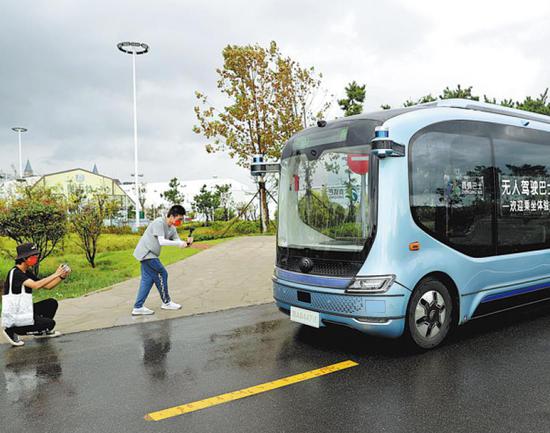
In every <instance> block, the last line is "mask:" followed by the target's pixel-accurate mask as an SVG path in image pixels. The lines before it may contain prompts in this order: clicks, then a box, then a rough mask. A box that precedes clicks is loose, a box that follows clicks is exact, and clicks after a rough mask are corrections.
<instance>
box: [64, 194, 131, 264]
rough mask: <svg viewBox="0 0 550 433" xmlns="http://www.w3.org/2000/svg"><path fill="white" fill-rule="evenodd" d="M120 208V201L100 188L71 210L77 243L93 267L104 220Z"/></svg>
mask: <svg viewBox="0 0 550 433" xmlns="http://www.w3.org/2000/svg"><path fill="white" fill-rule="evenodd" d="M119 210H120V203H118V202H117V201H116V200H114V199H113V198H112V197H111V196H109V195H108V194H107V193H106V192H104V191H101V190H98V191H95V192H93V194H92V196H91V197H87V196H85V197H84V198H83V200H81V202H80V204H79V205H78V206H77V207H75V208H73V210H72V212H71V217H70V223H71V228H72V229H73V231H74V232H75V233H76V235H77V236H78V240H77V242H76V244H77V245H78V247H80V248H81V249H82V251H84V254H85V255H86V260H87V261H88V263H89V264H90V266H91V267H92V268H95V258H96V254H97V243H98V240H99V237H100V235H101V232H102V230H103V226H104V222H105V220H106V219H109V218H112V217H113V215H115V214H116V213H117V212H118V211H119Z"/></svg>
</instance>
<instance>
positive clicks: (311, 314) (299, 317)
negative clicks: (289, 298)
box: [290, 306, 321, 328]
mask: <svg viewBox="0 0 550 433" xmlns="http://www.w3.org/2000/svg"><path fill="white" fill-rule="evenodd" d="M290 320H292V321H293V322H298V323H302V324H303V325H308V326H313V327H314V328H319V327H320V325H321V318H320V316H319V313H317V312H316V311H309V310H304V309H303V308H298V307H293V306H290Z"/></svg>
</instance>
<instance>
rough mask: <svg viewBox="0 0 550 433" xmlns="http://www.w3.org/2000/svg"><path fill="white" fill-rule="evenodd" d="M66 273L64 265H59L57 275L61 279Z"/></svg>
mask: <svg viewBox="0 0 550 433" xmlns="http://www.w3.org/2000/svg"><path fill="white" fill-rule="evenodd" d="M64 273H65V267H64V266H63V265H59V266H58V267H57V270H56V271H55V275H56V276H58V277H61V276H63V274H64Z"/></svg>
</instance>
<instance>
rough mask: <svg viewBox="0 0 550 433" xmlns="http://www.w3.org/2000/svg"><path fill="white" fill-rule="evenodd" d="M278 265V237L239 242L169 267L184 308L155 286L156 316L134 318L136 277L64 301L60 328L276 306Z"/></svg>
mask: <svg viewBox="0 0 550 433" xmlns="http://www.w3.org/2000/svg"><path fill="white" fill-rule="evenodd" d="M274 264H275V237H274V236H248V237H241V238H236V239H233V240H230V241H226V242H223V243H221V244H219V245H216V246H214V247H212V248H210V249H208V250H206V251H202V252H201V253H199V254H196V255H194V256H192V257H189V258H188V259H186V260H183V261H180V262H177V263H174V264H173V265H170V266H168V267H167V269H168V283H169V288H170V295H171V296H172V299H173V300H174V301H175V302H178V303H180V304H182V305H183V308H182V309H181V310H179V311H165V310H161V309H160V308H159V307H160V302H161V301H160V296H159V294H158V292H157V289H156V288H155V287H153V289H151V294H150V295H149V298H148V299H147V302H146V303H145V305H146V306H148V307H149V308H152V309H153V310H155V314H154V315H152V316H140V317H132V316H131V315H130V313H131V311H132V307H133V304H134V301H135V298H136V293H137V288H138V287H139V278H132V279H131V280H128V281H124V282H123V283H120V284H116V285H115V286H113V287H112V289H110V290H106V291H102V292H97V293H92V294H91V295H89V296H84V297H81V298H75V299H67V300H64V301H61V303H60V306H59V310H58V314H57V316H56V318H55V319H56V321H57V329H59V330H60V331H61V332H63V333H69V332H79V331H87V330H91V329H101V328H110V327H112V326H120V325H129V324H134V323H142V322H152V321H156V320H164V319H169V318H174V317H182V316H189V315H193V314H198V313H206V312H212V311H218V310H224V309H228V308H235V307H241V306H245V305H254V304H260V303H266V302H271V301H272V299H273V296H272V293H273V292H272V288H271V276H272V275H273V266H274ZM0 342H3V339H2V340H0Z"/></svg>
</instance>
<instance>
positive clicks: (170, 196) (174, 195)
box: [161, 177, 184, 206]
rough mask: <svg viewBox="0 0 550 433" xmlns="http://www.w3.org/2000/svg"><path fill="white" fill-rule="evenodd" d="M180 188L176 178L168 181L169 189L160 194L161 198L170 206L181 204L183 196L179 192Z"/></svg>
mask: <svg viewBox="0 0 550 433" xmlns="http://www.w3.org/2000/svg"><path fill="white" fill-rule="evenodd" d="M180 187H181V184H180V181H179V180H178V178H177V177H174V178H172V179H170V182H169V183H168V188H169V189H168V190H166V191H164V192H163V193H161V197H163V198H164V199H165V200H166V201H168V202H169V203H170V204H171V205H172V206H173V205H175V204H181V203H183V199H184V195H183V194H182V192H181V191H180Z"/></svg>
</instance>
